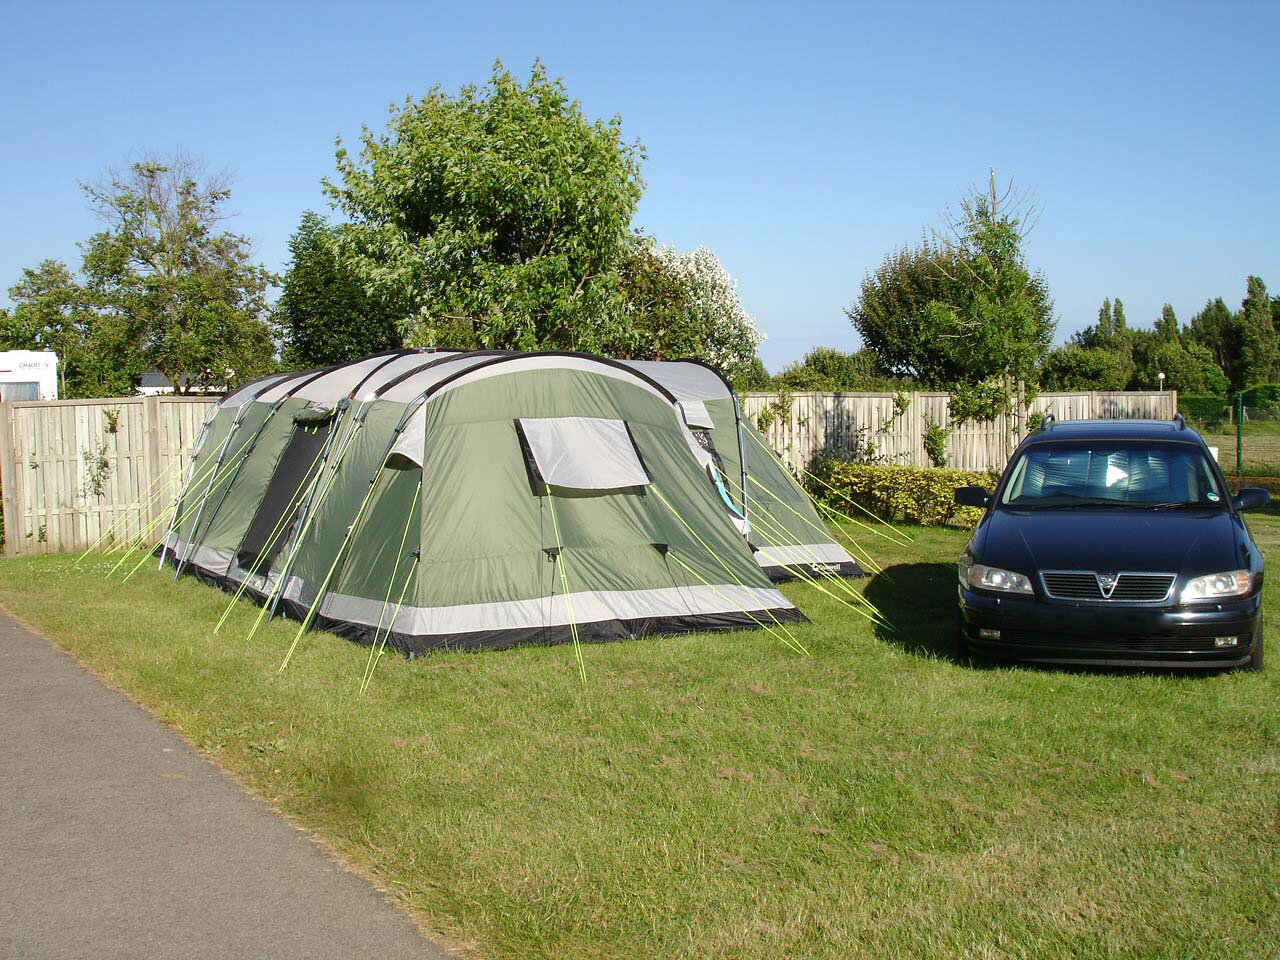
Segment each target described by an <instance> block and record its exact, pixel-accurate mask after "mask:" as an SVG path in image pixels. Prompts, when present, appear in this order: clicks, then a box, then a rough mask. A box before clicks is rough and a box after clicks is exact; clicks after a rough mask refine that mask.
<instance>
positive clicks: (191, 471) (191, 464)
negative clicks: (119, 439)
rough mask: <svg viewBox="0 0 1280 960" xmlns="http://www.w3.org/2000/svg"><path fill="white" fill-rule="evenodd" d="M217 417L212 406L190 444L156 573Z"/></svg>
mask: <svg viewBox="0 0 1280 960" xmlns="http://www.w3.org/2000/svg"><path fill="white" fill-rule="evenodd" d="M217 415H218V405H217V404H214V405H213V407H212V408H211V409H210V410H209V413H208V415H207V416H206V417H205V418H204V423H202V424H200V431H199V432H198V433H197V434H196V439H195V442H194V443H192V444H191V459H190V460H188V461H187V466H186V469H185V470H184V471H183V472H184V473H185V474H186V479H185V480H183V481H181V483H179V485H178V496H177V498H176V499H175V500H174V501H173V518H172V519H171V520H170V521H169V528H168V529H167V530H165V532H164V537H162V538H161V540H160V562H159V563H158V564H157V565H156V571H157V572H158V571H159V570H160V569H162V568H163V567H164V554H165V550H167V549H168V548H167V547H166V546H165V544H167V543H168V542H169V535H170V534H171V533H173V527H174V524H176V523H177V522H178V509H179V507H181V506H182V497H183V495H184V494H185V493H186V492H187V488H188V486H190V484H191V480H192V478H193V477H194V475H195V472H196V457H197V456H199V455H200V448H201V447H203V446H204V438H205V435H206V434H207V433H208V432H209V424H211V423H213V421H214V418H215V417H216V416H217Z"/></svg>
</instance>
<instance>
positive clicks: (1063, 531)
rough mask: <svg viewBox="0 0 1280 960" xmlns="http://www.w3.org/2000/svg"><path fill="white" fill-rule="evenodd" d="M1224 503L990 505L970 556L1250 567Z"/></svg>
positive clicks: (1081, 563) (1175, 568)
mask: <svg viewBox="0 0 1280 960" xmlns="http://www.w3.org/2000/svg"><path fill="white" fill-rule="evenodd" d="M1235 523H1236V521H1235V519H1234V517H1232V515H1231V513H1230V512H1229V511H1226V510H1169V511H1166V510H1122V509H1101V510H1088V509H1073V510H1052V509H1046V510H1026V511H1011V510H994V511H992V512H991V514H990V515H989V516H988V517H987V518H986V522H985V523H983V524H982V527H981V529H980V530H979V531H978V536H976V537H975V538H974V542H973V552H974V556H975V559H977V560H978V561H979V562H981V563H985V564H987V565H988V566H993V567H1004V568H1006V569H1009V570H1016V571H1019V572H1023V573H1031V572H1034V571H1039V570H1100V571H1105V572H1120V571H1124V570H1129V571H1134V572H1145V573H1165V572H1168V573H1180V574H1185V575H1187V576H1198V575H1199V574H1202V573H1210V572H1218V571H1222V570H1233V569H1236V568H1238V567H1245V566H1248V562H1247V558H1246V557H1244V556H1242V550H1241V544H1240V540H1239V539H1238V538H1237V536H1236V529H1235Z"/></svg>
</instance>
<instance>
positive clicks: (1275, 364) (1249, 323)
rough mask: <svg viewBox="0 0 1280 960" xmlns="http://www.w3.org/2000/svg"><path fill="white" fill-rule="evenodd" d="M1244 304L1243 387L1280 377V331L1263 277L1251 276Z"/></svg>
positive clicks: (1242, 311)
mask: <svg viewBox="0 0 1280 960" xmlns="http://www.w3.org/2000/svg"><path fill="white" fill-rule="evenodd" d="M1246 287H1247V292H1246V294H1245V298H1244V300H1243V302H1242V303H1241V304H1240V320H1239V323H1240V366H1241V374H1240V377H1241V386H1253V385H1254V384H1258V383H1272V382H1274V381H1275V380H1276V379H1277V376H1280V334H1277V332H1276V328H1275V325H1274V324H1273V323H1272V320H1271V298H1270V297H1269V296H1267V285H1266V284H1265V283H1263V282H1262V280H1261V278H1259V277H1252V276H1251V277H1249V278H1248V280H1247V281H1246Z"/></svg>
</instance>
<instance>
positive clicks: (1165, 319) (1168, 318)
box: [1155, 303, 1180, 343]
mask: <svg viewBox="0 0 1280 960" xmlns="http://www.w3.org/2000/svg"><path fill="white" fill-rule="evenodd" d="M1155 331H1156V339H1158V340H1160V341H1162V342H1166V343H1167V342H1169V341H1171V340H1177V339H1178V336H1179V332H1180V328H1179V326H1178V315H1177V314H1176V313H1175V312H1174V310H1173V307H1172V306H1170V305H1169V304H1167V303H1166V304H1165V305H1164V307H1163V308H1162V309H1161V311H1160V319H1159V320H1157V321H1156V326H1155Z"/></svg>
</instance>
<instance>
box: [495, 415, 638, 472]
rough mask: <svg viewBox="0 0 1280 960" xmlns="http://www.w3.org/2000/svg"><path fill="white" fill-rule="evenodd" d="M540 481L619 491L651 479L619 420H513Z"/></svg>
mask: <svg viewBox="0 0 1280 960" xmlns="http://www.w3.org/2000/svg"><path fill="white" fill-rule="evenodd" d="M516 428H517V430H519V432H520V435H521V438H522V443H521V446H522V448H523V449H524V450H525V451H526V455H527V456H528V457H529V458H530V459H531V460H532V467H533V469H534V470H535V471H536V473H537V474H538V476H539V478H541V480H542V482H543V483H545V484H547V485H548V486H552V487H563V488H565V489H568V490H621V489H625V488H627V487H643V486H647V485H648V484H649V483H650V482H651V481H650V479H649V474H648V472H647V471H646V470H645V468H644V464H643V463H642V462H641V460H640V453H639V451H638V450H636V445H635V441H634V440H633V439H632V437H631V431H630V430H629V429H628V428H627V424H626V422H625V421H623V420H598V419H595V418H593V417H552V418H546V419H521V420H517V421H516Z"/></svg>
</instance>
